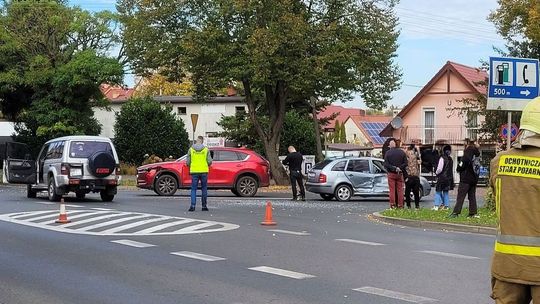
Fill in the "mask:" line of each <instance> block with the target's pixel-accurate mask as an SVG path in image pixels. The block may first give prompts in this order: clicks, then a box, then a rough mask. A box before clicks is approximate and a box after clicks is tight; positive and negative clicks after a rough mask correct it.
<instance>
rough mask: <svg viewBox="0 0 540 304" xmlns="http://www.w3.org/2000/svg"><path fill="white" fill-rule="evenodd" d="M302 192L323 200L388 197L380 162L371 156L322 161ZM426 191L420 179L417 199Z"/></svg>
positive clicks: (427, 189) (310, 173)
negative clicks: (317, 194)
mask: <svg viewBox="0 0 540 304" xmlns="http://www.w3.org/2000/svg"><path fill="white" fill-rule="evenodd" d="M306 190H307V191H309V192H314V193H319V194H320V196H321V197H322V198H323V199H324V200H331V199H333V198H336V199H337V200H338V201H348V200H350V199H351V198H352V197H353V196H355V195H358V196H386V197H388V193H389V190H388V178H387V173H386V169H385V168H384V160H382V159H379V158H373V157H350V158H339V159H334V160H331V159H328V160H325V161H323V162H320V163H318V164H316V165H315V166H314V167H313V169H311V170H310V171H309V172H308V180H307V182H306ZM430 192H431V185H430V184H429V182H428V181H427V179H425V178H424V177H420V197H422V196H427V195H429V193H430Z"/></svg>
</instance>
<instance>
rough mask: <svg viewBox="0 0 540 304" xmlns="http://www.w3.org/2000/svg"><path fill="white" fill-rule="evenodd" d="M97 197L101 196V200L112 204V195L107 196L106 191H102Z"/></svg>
mask: <svg viewBox="0 0 540 304" xmlns="http://www.w3.org/2000/svg"><path fill="white" fill-rule="evenodd" d="M99 195H100V196H101V200H102V201H104V202H112V200H113V199H114V194H109V193H108V192H107V190H102V191H101V192H100V193H99Z"/></svg>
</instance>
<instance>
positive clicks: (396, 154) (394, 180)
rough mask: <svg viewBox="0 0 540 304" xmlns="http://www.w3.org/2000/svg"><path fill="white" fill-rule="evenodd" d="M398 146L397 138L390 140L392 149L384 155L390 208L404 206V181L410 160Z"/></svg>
mask: <svg viewBox="0 0 540 304" xmlns="http://www.w3.org/2000/svg"><path fill="white" fill-rule="evenodd" d="M396 146H397V144H396V140H391V141H390V142H389V147H390V150H388V152H386V154H385V156H384V167H385V168H386V170H387V171H388V188H389V190H390V193H389V196H390V208H396V207H398V208H403V199H404V193H403V192H404V189H403V181H404V175H405V174H407V165H408V161H407V155H406V154H405V152H404V151H403V150H401V149H399V148H397V147H396Z"/></svg>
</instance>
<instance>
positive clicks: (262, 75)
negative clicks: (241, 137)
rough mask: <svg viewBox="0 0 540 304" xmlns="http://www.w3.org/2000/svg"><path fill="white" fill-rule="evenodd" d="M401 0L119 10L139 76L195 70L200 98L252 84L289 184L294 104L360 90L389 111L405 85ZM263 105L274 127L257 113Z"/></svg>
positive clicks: (143, 4)
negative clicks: (287, 153) (286, 147)
mask: <svg viewBox="0 0 540 304" xmlns="http://www.w3.org/2000/svg"><path fill="white" fill-rule="evenodd" d="M396 2H397V1H394V0H363V1H360V0H354V1H353V0H338V1H336V0H310V1H302V0H267V1H231V0H206V1H202V0H171V1H159V0H148V1H138V0H120V1H119V5H118V11H119V12H120V13H121V16H122V21H123V22H124V25H125V36H124V37H125V39H124V42H125V45H126V51H127V55H128V57H129V58H130V59H131V62H132V65H133V67H134V69H135V71H137V72H139V73H147V72H148V71H150V70H155V69H158V68H159V69H163V70H164V71H166V73H167V75H169V76H170V75H172V76H177V77H180V78H181V77H183V75H184V74H185V73H184V71H185V70H188V71H189V72H190V73H191V75H192V80H193V83H194V85H195V88H196V89H195V95H196V96H197V98H198V99H199V100H204V99H205V97H206V96H208V95H209V94H210V93H211V92H213V91H215V89H216V88H219V87H224V86H226V85H228V84H229V83H230V82H233V81H236V82H238V83H240V84H242V87H243V90H244V94H245V102H246V104H247V106H248V110H249V111H248V112H249V115H250V119H251V121H252V122H253V125H254V127H255V130H256V131H257V134H258V136H259V138H260V141H261V143H262V144H263V146H264V150H265V152H266V156H267V157H268V159H269V161H270V165H271V170H272V174H273V176H274V179H275V180H276V182H277V183H278V184H284V183H286V182H287V180H288V179H287V177H286V174H285V171H284V170H283V168H282V166H281V164H280V162H279V159H278V153H277V152H278V151H279V150H280V137H281V135H282V130H283V123H284V119H285V113H286V110H287V104H288V103H289V102H293V101H305V102H306V103H308V102H309V99H310V98H311V97H315V98H327V99H330V100H332V99H340V100H347V99H350V98H352V94H353V93H354V92H359V93H360V95H361V96H362V97H363V99H364V101H365V103H366V104H367V105H368V106H370V107H373V108H382V107H384V106H385V104H386V100H388V99H389V98H390V93H391V92H392V91H394V90H395V89H397V88H398V87H399V79H400V77H401V72H400V71H399V70H398V68H397V67H396V65H395V62H394V61H393V58H394V57H395V56H396V49H397V43H396V40H397V37H398V31H397V30H396V27H397V18H396V17H395V13H394V11H393V7H394V6H395V3H396ZM156 7H159V9H156ZM180 78H179V79H180ZM261 106H263V107H264V110H265V111H266V113H265V114H266V115H265V116H266V117H268V119H269V124H267V125H265V124H263V123H262V122H261V121H260V120H259V118H258V116H257V115H255V113H256V112H257V111H256V109H257V108H259V107H261Z"/></svg>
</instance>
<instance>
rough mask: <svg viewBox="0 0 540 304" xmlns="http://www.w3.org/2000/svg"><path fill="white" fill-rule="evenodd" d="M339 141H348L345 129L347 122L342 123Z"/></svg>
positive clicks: (344, 142)
mask: <svg viewBox="0 0 540 304" xmlns="http://www.w3.org/2000/svg"><path fill="white" fill-rule="evenodd" d="M339 142H340V143H342V144H346V143H347V132H346V131H345V122H343V123H342V124H341V129H340V130H339Z"/></svg>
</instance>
